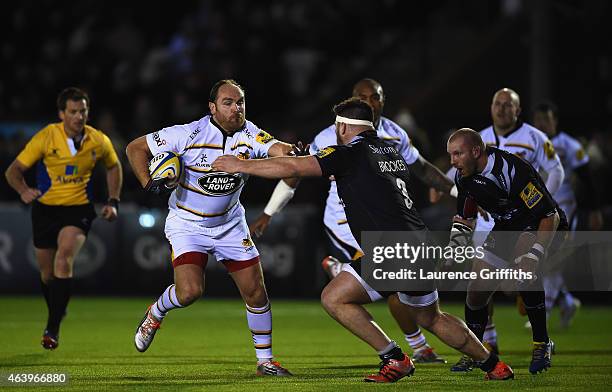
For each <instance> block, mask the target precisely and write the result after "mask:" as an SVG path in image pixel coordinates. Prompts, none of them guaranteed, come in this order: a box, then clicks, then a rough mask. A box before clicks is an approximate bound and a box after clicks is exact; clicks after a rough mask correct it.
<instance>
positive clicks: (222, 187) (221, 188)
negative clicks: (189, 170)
mask: <svg viewBox="0 0 612 392" xmlns="http://www.w3.org/2000/svg"><path fill="white" fill-rule="evenodd" d="M242 184H243V181H242V176H241V175H240V174H229V173H224V172H214V173H209V174H206V175H204V176H202V177H200V178H198V185H200V188H202V190H203V191H204V193H205V194H207V195H209V196H225V195H229V194H231V193H234V192H236V191H237V190H238V189H240V187H241V186H242Z"/></svg>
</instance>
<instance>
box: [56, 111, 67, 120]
mask: <svg viewBox="0 0 612 392" xmlns="http://www.w3.org/2000/svg"><path fill="white" fill-rule="evenodd" d="M57 115H58V116H59V118H60V120H62V121H64V119H65V118H66V113H64V111H63V110H58V111H57Z"/></svg>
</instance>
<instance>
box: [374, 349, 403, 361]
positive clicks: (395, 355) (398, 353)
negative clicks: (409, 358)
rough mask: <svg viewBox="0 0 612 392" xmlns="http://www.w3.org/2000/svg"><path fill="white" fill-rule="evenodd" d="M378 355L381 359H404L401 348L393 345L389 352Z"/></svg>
mask: <svg viewBox="0 0 612 392" xmlns="http://www.w3.org/2000/svg"><path fill="white" fill-rule="evenodd" d="M379 357H380V359H381V360H382V361H386V360H389V359H396V360H398V361H401V360H402V359H404V353H403V352H402V349H401V348H399V346H395V347H393V348H392V349H391V350H390V351H389V352H387V353H385V354H380V355H379Z"/></svg>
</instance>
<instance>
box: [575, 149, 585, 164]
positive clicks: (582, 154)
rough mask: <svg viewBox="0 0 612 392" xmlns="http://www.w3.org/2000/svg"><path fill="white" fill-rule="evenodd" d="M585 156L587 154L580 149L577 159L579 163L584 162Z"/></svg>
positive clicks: (577, 152)
mask: <svg viewBox="0 0 612 392" xmlns="http://www.w3.org/2000/svg"><path fill="white" fill-rule="evenodd" d="M584 155H585V154H584V150H583V149H582V148H579V149H578V150H577V151H576V159H577V160H579V161H581V160H583V159H584Z"/></svg>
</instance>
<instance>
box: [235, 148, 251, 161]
mask: <svg viewBox="0 0 612 392" xmlns="http://www.w3.org/2000/svg"><path fill="white" fill-rule="evenodd" d="M250 157H251V152H250V151H249V150H246V151H240V152H239V153H238V158H239V159H249V158H250Z"/></svg>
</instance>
